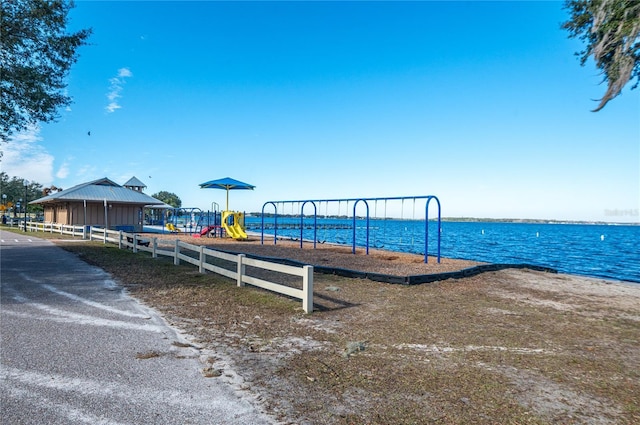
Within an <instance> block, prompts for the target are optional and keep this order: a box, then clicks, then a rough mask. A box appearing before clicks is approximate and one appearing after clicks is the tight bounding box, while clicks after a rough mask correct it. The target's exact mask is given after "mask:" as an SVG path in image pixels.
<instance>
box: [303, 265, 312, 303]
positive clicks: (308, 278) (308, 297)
mask: <svg viewBox="0 0 640 425" xmlns="http://www.w3.org/2000/svg"><path fill="white" fill-rule="evenodd" d="M303 269H304V275H303V276H302V291H303V292H304V298H302V309H303V310H304V312H305V313H312V312H313V266H304V267H303Z"/></svg>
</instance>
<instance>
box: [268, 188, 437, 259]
mask: <svg viewBox="0 0 640 425" xmlns="http://www.w3.org/2000/svg"><path fill="white" fill-rule="evenodd" d="M416 200H425V209H424V262H425V263H428V262H429V204H430V203H431V201H435V203H436V206H437V214H438V217H437V261H438V263H440V246H441V234H440V233H441V208H440V200H439V199H438V198H437V197H436V196H433V195H425V196H398V197H386V198H343V199H314V200H311V199H309V200H290V201H268V202H265V203H264V204H263V205H262V217H261V226H260V228H261V237H260V242H261V243H262V244H264V232H265V229H267V228H270V229H273V243H274V245H275V244H277V240H278V228H279V227H278V216H279V212H278V205H281V206H282V210H283V211H282V213H281V215H284V210H285V206H287V205H291V214H290V215H289V216H290V217H291V216H292V217H296V218H297V217H298V216H299V225H298V224H294V223H293V222H289V223H286V225H285V226H287V227H288V228H290V229H291V228H298V226H299V229H300V238H299V241H300V248H303V243H304V241H305V239H304V237H303V236H304V231H305V229H306V230H310V231H312V232H313V238H312V242H313V248H314V249H315V248H316V243H317V242H318V241H319V240H318V229H319V228H320V229H322V228H325V229H326V228H328V226H331V225H333V226H336V228H350V229H352V237H351V245H352V253H353V254H355V253H356V245H357V230H358V225H357V224H358V223H360V224H362V222H364V225H363V226H362V225H361V226H360V227H361V228H362V227H363V228H364V231H365V237H364V244H363V245H364V247H365V251H366V254H367V255H368V254H369V244H370V227H371V226H370V221H371V216H370V206H369V203H370V202H374V203H375V213H374V217H375V218H376V219H377V218H378V215H377V206H378V202H384V207H385V208H384V209H385V211H384V218H383V220H382V221H383V222H384V221H386V220H387V202H389V201H400V202H401V208H402V209H401V217H400V218H401V220H402V219H404V204H405V201H412V202H413V218H414V219H415V203H416ZM343 202H344V203H346V205H347V207H346V213H348V212H349V211H348V210H349V203H353V211H352V215H351V219H350V222H351V223H350V226H349V227H345V225H346V223H348V220H349V219H348V214H345V215H344V216H343V215H341V214H340V206H341V203H343ZM336 203H337V205H338V213H337V214H336V215H334V216H333V217H334V218H335V219H340V223H334V224H328V223H320V224H319V223H318V207H319V206H322V205H323V204H324V206H325V215H324V217H325V218H326V217H327V216H328V214H327V213H328V210H329V205H330V204H336ZM307 205H310V206H311V208H312V209H313V214H311V215H307V216H305V215H304V209H305V207H306V206H307ZM359 205H361V206H363V207H364V208H365V215H364V216H360V218H358V216H357V215H356V213H357V207H358V206H359ZM267 206H273V209H274V214H273V222H272V223H265V216H266V213H265V209H266V207H267ZM295 206H297V207H298V209H297V210H294V207H295ZM305 219H306V222H305ZM308 240H309V239H307V241H308Z"/></svg>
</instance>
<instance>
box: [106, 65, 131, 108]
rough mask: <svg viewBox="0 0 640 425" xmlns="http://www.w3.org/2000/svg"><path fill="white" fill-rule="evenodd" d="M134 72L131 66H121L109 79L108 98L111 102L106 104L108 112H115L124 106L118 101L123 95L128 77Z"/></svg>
mask: <svg viewBox="0 0 640 425" xmlns="http://www.w3.org/2000/svg"><path fill="white" fill-rule="evenodd" d="M132 76H133V73H131V70H130V69H129V68H120V69H119V70H118V74H117V75H116V76H115V77H113V78H111V79H110V80H109V92H108V93H107V99H108V100H109V104H108V105H107V106H105V108H104V109H105V110H106V111H107V113H109V114H110V113H113V112H115V111H117V110H118V109H120V108H122V106H121V105H120V102H119V101H118V100H119V99H120V98H121V97H122V94H121V93H122V89H123V87H124V84H125V80H126V79H127V78H131V77H132Z"/></svg>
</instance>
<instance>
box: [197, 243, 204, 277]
mask: <svg viewBox="0 0 640 425" xmlns="http://www.w3.org/2000/svg"><path fill="white" fill-rule="evenodd" d="M198 271H199V272H200V273H204V245H200V264H199V265H198Z"/></svg>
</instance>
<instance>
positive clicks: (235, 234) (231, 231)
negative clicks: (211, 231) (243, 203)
mask: <svg viewBox="0 0 640 425" xmlns="http://www.w3.org/2000/svg"><path fill="white" fill-rule="evenodd" d="M222 227H223V228H224V230H225V231H226V232H227V235H229V236H231V237H232V238H233V239H247V238H248V236H247V234H246V233H245V231H244V230H242V227H240V225H239V224H238V223H235V224H232V225H228V224H227V223H224V222H223V223H222Z"/></svg>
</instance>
